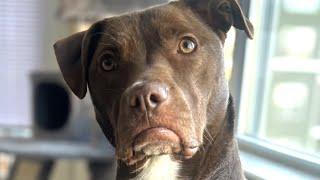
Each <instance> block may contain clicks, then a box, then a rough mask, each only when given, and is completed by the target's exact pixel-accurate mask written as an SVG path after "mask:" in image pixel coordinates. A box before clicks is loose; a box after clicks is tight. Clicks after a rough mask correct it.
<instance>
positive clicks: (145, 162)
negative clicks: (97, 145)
mask: <svg viewBox="0 0 320 180" xmlns="http://www.w3.org/2000/svg"><path fill="white" fill-rule="evenodd" d="M231 26H234V27H235V28H237V29H240V30H243V31H245V33H246V34H247V36H248V37H249V38H252V37H253V27H252V25H251V23H250V22H249V20H248V19H247V18H246V17H245V16H244V15H243V12H242V10H241V8H240V6H239V4H238V2H237V1H236V0H180V1H174V2H170V3H168V4H166V5H161V6H157V7H153V8H150V9H147V10H144V11H139V12H135V13H131V14H126V15H122V16H118V17H112V18H107V19H104V20H101V21H99V22H96V23H95V24H93V25H92V26H91V27H90V28H89V29H88V30H87V31H84V32H80V33H77V34H74V35H72V36H70V37H67V38H65V39H62V40H60V41H58V42H57V43H56V44H55V45H54V48H55V53H56V56H57V59H58V63H59V65H60V68H61V71H62V74H63V76H64V79H65V81H66V82H67V84H68V85H69V87H70V88H71V90H72V91H73V92H74V94H75V95H77V96H78V97H79V98H83V97H84V96H85V95H86V92H87V89H89V92H90V95H91V98H92V102H93V105H94V108H95V113H96V119H97V121H98V123H99V125H100V126H101V128H102V130H103V132H104V133H105V135H106V137H107V138H108V140H109V142H110V143H111V144H112V145H113V146H114V147H115V149H116V156H117V157H116V158H117V160H118V172H117V179H121V180H122V179H124V180H125V179H152V180H157V179H243V178H244V177H243V172H242V169H241V164H240V160H239V155H238V149H237V143H236V140H235V138H234V134H233V130H234V111H233V104H232V98H231V96H230V94H229V89H228V85H227V81H226V79H225V75H224V62H223V53H222V52H223V51H222V50H223V44H224V42H225V39H226V37H227V32H228V30H229V29H230V28H231Z"/></svg>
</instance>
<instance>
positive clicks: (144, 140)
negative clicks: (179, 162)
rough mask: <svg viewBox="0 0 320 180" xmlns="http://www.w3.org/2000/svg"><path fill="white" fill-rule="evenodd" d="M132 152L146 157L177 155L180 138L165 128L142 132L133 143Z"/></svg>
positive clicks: (179, 149)
mask: <svg viewBox="0 0 320 180" xmlns="http://www.w3.org/2000/svg"><path fill="white" fill-rule="evenodd" d="M133 150H134V152H137V153H143V154H145V155H146V156H152V155H160V154H172V153H179V152H180V151H181V141H180V137H179V136H178V135H177V134H176V133H175V132H174V131H172V130H170V129H167V128H162V127H160V128H151V129H146V130H144V131H142V132H141V133H140V134H138V135H137V136H136V137H135V138H134V141H133Z"/></svg>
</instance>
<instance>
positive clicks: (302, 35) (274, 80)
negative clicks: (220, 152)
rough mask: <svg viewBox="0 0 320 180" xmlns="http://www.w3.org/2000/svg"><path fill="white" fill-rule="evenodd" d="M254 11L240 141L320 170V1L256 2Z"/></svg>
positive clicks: (243, 97)
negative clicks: (248, 142) (253, 29)
mask: <svg viewBox="0 0 320 180" xmlns="http://www.w3.org/2000/svg"><path fill="white" fill-rule="evenodd" d="M250 9H251V12H250V14H251V15H250V20H251V21H252V22H253V24H254V26H255V39H254V40H253V41H248V42H247V48H246V52H245V64H244V69H243V73H242V75H243V76H242V86H241V99H240V103H239V107H240V109H239V126H238V134H239V138H240V144H241V141H245V140H248V141H250V143H251V145H252V148H253V149H254V148H256V149H255V150H257V151H258V150H259V149H258V148H257V147H258V146H259V147H261V148H262V149H269V150H272V153H274V154H276V153H278V152H281V155H279V156H276V155H275V156H276V157H280V158H281V157H284V156H286V158H287V160H288V159H289V160H290V158H291V160H293V161H295V160H297V159H298V160H299V161H300V160H301V161H300V162H302V164H303V163H305V164H306V163H309V162H310V163H311V164H312V165H313V167H312V168H313V169H314V170H315V169H316V168H317V170H318V172H319V167H320V163H319V162H320V21H319V19H320V0H311V1H310V2H308V3H305V2H304V1H301V0H272V1H269V0H262V1H251V8H250ZM260 150H261V149H260ZM279 161H280V160H279ZM293 161H290V163H291V162H293ZM291 164H293V163H291ZM305 167H306V168H307V166H305ZM310 167H311V166H310Z"/></svg>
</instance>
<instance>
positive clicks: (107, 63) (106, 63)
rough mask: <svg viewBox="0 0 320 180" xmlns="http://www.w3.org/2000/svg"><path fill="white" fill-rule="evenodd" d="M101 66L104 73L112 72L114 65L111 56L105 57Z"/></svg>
mask: <svg viewBox="0 0 320 180" xmlns="http://www.w3.org/2000/svg"><path fill="white" fill-rule="evenodd" d="M101 66H102V69H103V70H105V71H112V70H114V69H115V68H116V64H115V63H114V60H113V58H112V57H111V56H105V57H104V58H103V60H102V63H101Z"/></svg>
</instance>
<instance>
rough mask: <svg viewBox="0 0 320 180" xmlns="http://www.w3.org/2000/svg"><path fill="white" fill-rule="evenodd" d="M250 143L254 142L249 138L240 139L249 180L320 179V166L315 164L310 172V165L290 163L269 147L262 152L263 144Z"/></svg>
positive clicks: (292, 161)
mask: <svg viewBox="0 0 320 180" xmlns="http://www.w3.org/2000/svg"><path fill="white" fill-rule="evenodd" d="M248 141H253V140H252V139H251V140H250V138H247V137H242V136H241V137H239V148H240V158H241V161H242V166H243V169H244V171H245V175H246V177H247V178H248V179H249V180H251V179H252V180H260V179H292V180H293V179H305V180H308V179H319V178H320V170H319V164H315V165H314V166H313V168H312V169H311V170H310V171H308V170H309V169H308V168H307V166H308V165H306V166H303V165H301V164H300V163H299V162H296V160H295V159H291V160H290V161H288V160H287V158H288V157H284V156H283V155H282V154H278V152H274V151H272V150H270V149H268V148H267V147H266V148H265V149H264V150H261V148H263V147H261V146H262V145H261V144H253V142H248ZM250 143H252V144H250ZM248 144H250V145H248ZM249 146H250V148H248V147H249ZM267 151H268V152H267ZM269 156H272V157H269ZM282 156H283V157H282ZM306 163H307V162H306ZM299 166H303V167H299Z"/></svg>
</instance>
